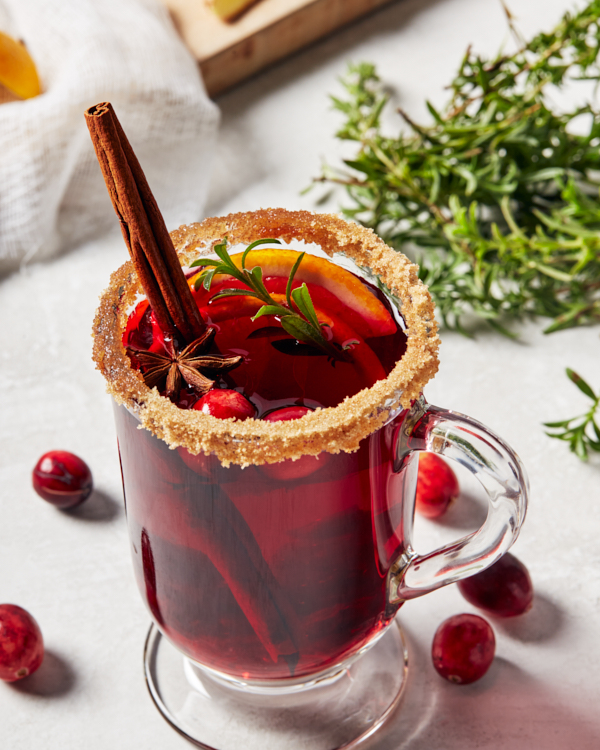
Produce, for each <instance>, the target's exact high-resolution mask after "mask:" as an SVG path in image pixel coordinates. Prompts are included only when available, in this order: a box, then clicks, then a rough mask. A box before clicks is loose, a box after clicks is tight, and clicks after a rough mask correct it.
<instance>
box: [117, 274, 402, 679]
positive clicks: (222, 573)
mask: <svg viewBox="0 0 600 750" xmlns="http://www.w3.org/2000/svg"><path fill="white" fill-rule="evenodd" d="M265 281H266V285H267V288H268V289H269V291H273V290H274V289H273V288H274V287H275V289H276V288H277V287H276V285H277V283H278V282H277V280H274V281H271V280H270V279H266V280H265ZM369 290H370V293H372V294H374V295H376V294H377V293H376V292H375V290H374V289H371V288H369ZM198 299H199V302H200V304H202V302H203V301H205V300H206V296H202V295H200V296H199V298H198ZM379 299H380V300H383V299H384V298H383V295H381V294H379ZM235 301H236V302H238V303H239V300H235ZM228 303H229V300H225V301H224V302H222V303H221V304H219V303H216V304H215V305H213V306H209V307H208V309H204V310H203V313H204V315H205V317H206V318H208V321H207V322H208V323H209V324H211V325H214V326H215V327H216V328H217V334H216V336H215V340H214V345H213V346H214V348H215V350H216V351H219V352H221V353H223V354H229V353H231V352H232V351H233V352H235V353H236V354H239V353H241V354H243V355H244V362H243V364H241V365H240V366H239V367H238V368H236V369H235V370H233V371H232V372H230V373H229V374H228V375H226V376H225V377H224V379H223V384H224V385H226V386H227V387H228V388H235V389H237V390H239V391H240V392H243V393H244V394H245V395H246V397H248V398H250V399H251V400H252V402H253V403H254V405H255V406H256V408H257V416H258V417H259V418H260V417H261V416H263V415H264V414H267V413H269V412H271V411H272V410H273V409H275V408H278V407H282V406H284V407H289V406H292V405H300V406H307V407H309V408H315V407H327V406H335V405H337V404H338V403H339V402H340V401H342V400H343V399H344V398H345V397H346V396H352V395H353V394H354V393H356V392H357V391H359V390H361V389H363V388H366V387H369V386H371V385H373V383H374V382H375V381H376V380H378V379H380V378H384V377H385V376H386V375H387V372H388V371H389V370H390V369H391V366H392V365H393V364H394V363H395V361H396V359H399V358H400V357H401V355H402V353H403V352H404V347H405V343H406V337H405V334H404V333H403V331H402V330H401V329H400V328H399V327H398V326H397V325H394V329H395V330H394V332H392V333H389V334H387V335H385V336H381V337H371V338H369V339H367V340H366V341H362V340H360V341H359V339H360V337H356V334H354V332H353V330H352V329H350V327H349V326H348V324H347V323H345V322H344V323H342V322H340V323H339V324H338V325H339V326H340V328H343V330H344V332H345V331H346V329H348V330H349V331H350V334H351V335H352V336H353V337H354V338H355V340H357V341H359V343H357V344H356V345H355V346H354V348H353V349H352V360H351V361H349V362H344V361H333V360H332V359H331V358H328V357H327V356H326V355H323V354H318V353H315V352H314V351H313V352H310V353H308V354H307V353H305V350H304V349H303V348H302V346H297V345H296V343H295V342H294V341H293V340H291V339H290V337H289V336H286V334H285V332H284V331H283V329H281V328H280V327H274V326H273V321H272V320H270V321H269V319H268V318H261V319H258V320H257V321H254V322H253V321H252V320H251V318H250V316H249V315H248V314H246V315H245V316H244V315H241V316H240V317H235V316H233V315H231V314H230V312H228V310H229V308H228ZM385 304H386V305H387V303H385ZM237 309H238V310H240V306H239V304H238V308H237ZM388 309H389V306H388ZM241 312H242V313H243V312H244V310H243V306H241ZM142 313H143V314H142ZM345 317H346V319H347V318H348V317H350V318H351V316H350V314H347V315H346V316H345ZM329 320H333V319H332V318H331V316H330V318H329ZM338 320H340V321H341V318H339V316H338ZM335 325H336V323H335V322H333V324H332V335H333V336H336V335H337V334H338V333H339V331H336V330H335ZM151 330H152V326H151V319H150V316H149V312H146V313H144V311H143V309H139V310H138V311H137V315H133V316H132V318H131V323H130V327H129V329H128V331H127V333H126V336H125V339H126V343H130V344H136V345H137V346H138V347H140V348H141V346H143V348H149V347H150V346H152V343H153V341H155V340H156V338H154V339H153V337H152V335H151ZM259 331H260V333H259V334H258V335H257V332H259ZM155 333H156V331H155ZM350 334H348V335H350ZM344 335H346V333H344ZM281 342H284V343H286V346H285V347H284V348H283V350H281V349H279V348H277V345H278V344H281ZM274 344H275V345H274ZM290 346H291V349H290ZM375 351H378V352H379V354H380V356H378V355H377V354H376V353H375ZM290 352H293V353H290ZM193 400H194V396H193V395H192V394H191V392H190V391H184V392H183V393H182V395H181V396H180V399H179V403H180V405H181V406H182V407H189V406H190V405H191V404H192V403H193ZM116 419H117V430H118V434H119V446H120V454H121V461H122V467H123V476H124V490H125V497H126V504H127V516H128V522H129V527H130V534H131V538H132V542H133V558H134V566H135V571H136V576H137V579H138V583H139V586H140V590H141V591H142V594H143V596H144V598H145V600H146V602H147V604H148V607H149V609H150V611H151V612H152V614H153V616H154V619H155V621H156V622H157V624H158V625H159V627H160V628H161V630H162V631H163V632H164V633H165V635H167V637H168V638H169V640H170V641H171V642H172V643H174V644H175V645H176V646H177V647H178V648H179V649H180V650H181V651H183V652H184V653H186V654H187V655H189V656H190V657H191V658H192V659H194V660H195V661H197V662H199V663H201V664H202V665H205V666H208V667H210V668H212V669H215V670H217V671H219V672H224V673H227V674H230V675H233V676H235V677H238V678H241V679H249V680H254V679H259V680H260V679H279V678H290V677H295V678H300V677H303V676H306V675H314V674H315V673H318V672H322V671H323V670H326V669H328V668H329V667H331V666H334V665H335V664H337V663H339V662H341V661H343V660H345V659H346V658H348V657H349V656H351V655H352V654H354V653H356V652H357V651H359V650H360V649H361V648H362V647H363V646H364V645H366V644H367V643H368V642H370V641H371V640H372V639H373V637H374V636H375V635H376V634H377V633H378V632H379V631H381V630H382V629H383V628H384V627H385V626H386V625H387V623H388V622H389V621H390V619H391V618H392V617H393V616H394V614H395V611H396V610H397V606H398V605H396V606H393V607H392V606H389V605H388V603H387V601H388V590H387V588H388V586H387V576H388V572H389V567H390V565H391V563H392V562H393V561H394V560H395V559H397V557H398V556H399V555H400V554H401V552H402V551H403V550H402V541H401V540H402V530H401V527H400V529H399V531H398V533H396V531H395V525H398V524H400V522H401V498H402V492H401V490H400V485H401V484H402V482H403V479H404V477H403V475H402V473H400V474H395V473H394V472H393V460H392V452H391V451H392V448H391V445H392V432H393V430H394V425H393V424H392V425H389V426H388V427H386V428H385V429H383V430H380V431H378V432H376V433H375V434H373V435H372V436H370V437H369V438H367V439H365V440H363V441H362V443H361V446H360V449H359V450H358V451H357V452H356V453H352V454H346V453H340V454H337V455H332V454H330V453H323V454H321V455H320V457H318V458H316V457H312V456H306V457H304V458H301V459H299V460H298V461H296V462H293V461H289V460H288V461H284V462H282V463H276V464H265V465H262V466H248V467H246V468H244V469H242V468H241V467H240V466H235V465H232V466H230V467H228V468H224V467H223V466H221V464H220V462H219V461H218V459H217V458H216V457H214V456H210V457H206V456H204V455H199V456H192V455H191V454H190V453H188V452H187V451H186V450H185V449H184V448H180V449H179V450H178V451H171V450H169V449H168V448H167V446H166V445H165V444H164V443H163V442H162V441H161V440H159V439H157V438H155V437H153V436H152V435H150V434H149V433H147V432H142V433H140V431H139V430H138V429H137V427H138V422H137V420H136V418H135V417H133V416H132V415H131V414H129V413H128V412H127V411H126V410H125V409H123V408H118V409H117V415H116ZM396 487H397V488H398V489H397V491H396V492H394V488H396ZM388 497H395V498H397V505H396V506H395V507H389V506H388V502H387V498H388ZM391 519H393V522H392V523H391V522H390V521H391Z"/></svg>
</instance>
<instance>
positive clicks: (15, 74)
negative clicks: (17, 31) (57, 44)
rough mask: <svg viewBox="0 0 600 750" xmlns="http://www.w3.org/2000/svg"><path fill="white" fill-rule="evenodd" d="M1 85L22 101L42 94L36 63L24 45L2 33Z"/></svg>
mask: <svg viewBox="0 0 600 750" xmlns="http://www.w3.org/2000/svg"><path fill="white" fill-rule="evenodd" d="M0 84H2V85H3V86H5V87H6V88H7V89H9V91H12V93H13V94H15V95H16V96H18V97H19V98H20V99H31V97H33V96H37V95H38V94H39V93H41V88H40V79H39V78H38V74H37V70H36V67H35V63H34V62H33V60H32V59H31V56H30V54H29V52H27V49H26V47H25V45H24V44H22V43H21V42H17V41H16V40H15V39H13V38H12V37H10V36H8V34H4V33H3V32H2V31H0Z"/></svg>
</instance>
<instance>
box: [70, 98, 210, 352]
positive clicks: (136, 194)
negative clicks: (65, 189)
mask: <svg viewBox="0 0 600 750" xmlns="http://www.w3.org/2000/svg"><path fill="white" fill-rule="evenodd" d="M85 120H86V122H87V126H88V129H89V131H90V136H91V138H92V143H93V144H94V149H95V151H96V156H97V157H98V162H99V163H100V168H101V170H102V175H103V176H104V181H105V182H106V187H107V188H108V192H109V195H110V198H111V201H112V204H113V207H114V209H115V211H116V213H117V216H118V217H119V220H120V224H121V231H122V233H123V237H124V239H125V244H126V245H127V248H128V250H129V254H130V256H131V259H132V261H133V264H134V267H135V270H136V273H137V275H138V278H139V280H140V283H141V285H142V287H143V289H144V292H145V293H146V297H147V298H148V301H149V302H150V305H151V307H152V309H153V310H154V314H155V316H156V319H157V321H158V324H159V326H160V328H161V330H162V331H163V332H164V333H165V334H167V335H169V336H173V335H177V333H179V335H180V336H182V337H183V338H184V339H185V343H188V344H189V343H191V342H192V341H194V340H195V339H197V338H198V337H199V336H201V335H202V333H203V332H204V331H205V330H206V324H205V322H204V321H203V320H202V317H201V315H200V312H199V310H198V308H197V306H196V303H195V302H194V298H193V296H192V293H191V291H190V288H189V286H188V283H187V280H186V278H185V275H184V273H183V270H182V268H181V265H180V263H179V259H178V257H177V253H176V251H175V248H174V246H173V242H172V241H171V237H170V236H169V232H168V230H167V227H166V225H165V221H164V219H163V216H162V214H161V212H160V209H159V208H158V205H157V203H156V200H155V198H154V196H153V195H152V191H151V190H150V186H149V185H148V182H147V180H146V177H145V175H144V172H143V170H142V167H141V166H140V163H139V161H138V160H137V158H136V156H135V154H134V152H133V149H132V148H131V144H130V143H129V141H128V139H127V136H126V135H125V132H124V131H123V128H122V127H121V124H120V122H119V120H118V119H117V116H116V114H115V112H114V110H113V108H112V105H111V104H110V103H109V102H103V103H101V104H96V105H94V106H93V107H90V108H89V109H88V110H87V111H86V113H85Z"/></svg>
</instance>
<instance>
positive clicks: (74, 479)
mask: <svg viewBox="0 0 600 750" xmlns="http://www.w3.org/2000/svg"><path fill="white" fill-rule="evenodd" d="M32 480H33V489H34V490H35V491H36V492H37V493H38V495H39V496H40V497H43V498H44V500H47V501H48V502H49V503H52V505H55V506H56V507H57V508H73V507H75V506H76V505H79V504H80V503H82V502H83V501H84V500H85V499H86V498H87V497H89V495H90V493H91V492H92V488H93V482H92V472H91V471H90V468H89V466H88V465H87V464H86V463H85V461H83V460H82V459H81V458H79V456H76V455H75V454H74V453H69V452H68V451H49V452H48V453H44V455H43V456H42V457H41V458H40V460H39V461H38V462H37V464H36V465H35V468H34V470H33V474H32Z"/></svg>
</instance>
